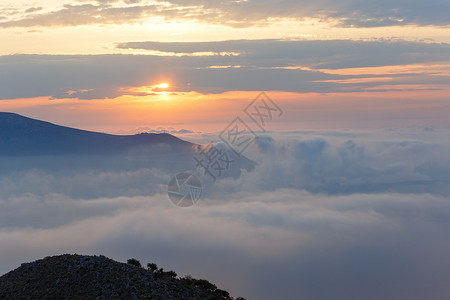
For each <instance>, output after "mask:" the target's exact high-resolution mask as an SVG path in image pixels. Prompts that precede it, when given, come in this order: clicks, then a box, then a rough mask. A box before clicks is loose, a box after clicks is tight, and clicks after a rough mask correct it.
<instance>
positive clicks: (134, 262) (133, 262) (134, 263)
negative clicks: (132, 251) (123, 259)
mask: <svg viewBox="0 0 450 300" xmlns="http://www.w3.org/2000/svg"><path fill="white" fill-rule="evenodd" d="M127 264H129V265H132V266H136V267H139V268H142V265H141V262H140V261H139V260H137V259H135V258H130V259H129V260H127Z"/></svg>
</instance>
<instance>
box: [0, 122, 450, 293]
mask: <svg viewBox="0 0 450 300" xmlns="http://www.w3.org/2000/svg"><path fill="white" fill-rule="evenodd" d="M204 138H205V141H209V140H210V138H211V135H204ZM198 139H201V137H199V138H198ZM448 153H450V130H449V129H444V128H440V129H432V128H410V129H402V130H398V129H386V130H378V131H376V130H372V131H353V130H352V131H296V132H272V133H266V134H264V135H262V134H260V135H259V136H258V138H257V139H256V140H255V142H254V143H253V144H252V145H251V147H249V148H248V149H247V150H246V151H245V152H244V155H245V156H247V157H248V158H250V159H252V160H254V161H255V162H257V166H256V168H255V169H254V170H253V171H250V172H247V171H243V173H242V175H241V176H240V177H239V178H238V179H234V178H220V179H219V180H217V181H216V182H214V183H210V182H209V183H208V182H207V181H206V180H205V178H202V177H200V179H201V180H202V181H205V185H204V190H203V198H202V199H201V200H200V201H199V202H198V203H197V204H196V205H195V206H192V207H189V208H179V207H177V206H175V205H173V204H172V203H171V202H170V201H169V199H168V196H167V192H166V190H167V183H168V181H169V180H170V178H171V177H172V176H173V175H174V172H173V170H170V171H168V170H164V169H162V168H150V167H148V166H145V167H134V169H133V168H127V169H126V170H122V168H121V167H122V165H121V167H119V166H117V167H114V161H115V160H114V159H111V160H110V162H109V166H108V167H105V166H104V165H102V166H97V165H95V163H93V164H91V167H90V168H86V167H83V168H76V167H73V168H71V169H70V170H61V169H60V168H54V169H53V168H51V167H48V168H45V169H40V168H33V169H26V168H25V169H21V170H8V171H7V172H2V173H0V174H1V175H0V273H1V274H3V273H6V272H8V271H9V270H11V269H14V268H16V267H18V266H19V265H20V263H22V262H27V261H32V260H35V259H38V258H42V257H44V256H47V255H56V254H62V253H83V254H103V255H106V256H109V257H111V258H113V259H116V260H119V261H125V260H126V259H128V258H131V257H134V258H137V259H139V260H141V262H142V263H147V262H156V263H157V264H158V265H159V266H160V267H164V269H166V270H167V269H173V270H175V271H177V272H178V274H179V275H181V276H183V275H187V274H190V275H192V276H194V277H201V278H206V279H208V280H211V281H212V282H214V283H216V284H217V285H218V286H219V287H220V288H223V289H227V290H229V291H230V292H231V293H232V295H234V296H243V297H248V298H249V299H425V298H427V299H448V297H449V296H450V287H449V285H448V282H449V280H450V239H449V237H450V156H449V154H448ZM24 159H25V158H24ZM27 159H30V158H27ZM48 159H49V161H48V165H51V164H52V160H51V158H48ZM174 160H175V161H176V158H174ZM120 163H121V164H123V161H121V162H120ZM133 166H135V165H133ZM185 166H186V164H184V165H183V167H182V168H183V169H180V170H179V171H180V172H181V171H186V167H185ZM192 166H193V167H194V166H195V164H194V161H193V162H192Z"/></svg>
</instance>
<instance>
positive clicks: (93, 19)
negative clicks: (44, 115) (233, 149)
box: [0, 0, 450, 27]
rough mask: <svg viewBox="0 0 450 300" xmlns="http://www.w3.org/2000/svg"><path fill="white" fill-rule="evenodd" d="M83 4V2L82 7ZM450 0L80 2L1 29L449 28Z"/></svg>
mask: <svg viewBox="0 0 450 300" xmlns="http://www.w3.org/2000/svg"><path fill="white" fill-rule="evenodd" d="M80 2H81V3H80ZM449 10H450V5H449V4H448V1H443V0H433V1H428V2H423V1H419V0H417V1H406V0H402V1H396V2H395V3H393V2H391V1H383V2H380V1H378V2H373V1H361V0H348V1H340V2H339V3H336V2H335V1H330V0H321V1H310V0H302V1H294V0H288V1H267V0H264V1H261V0H259V1H256V0H246V1H205V0H193V1H178V0H171V1H102V0H100V1H76V2H73V1H72V2H71V3H68V4H64V5H63V6H62V7H54V8H52V9H49V10H44V11H43V10H42V7H28V8H27V9H25V10H24V12H25V14H24V13H23V12H22V11H21V10H19V9H16V10H10V11H9V13H10V14H11V15H8V14H7V15H6V16H5V17H10V20H8V21H3V22H0V27H32V26H41V27H46V26H77V25H90V24H136V23H143V22H146V21H147V20H148V19H149V18H152V17H159V18H163V19H164V20H167V21H197V22H201V23H207V24H219V25H225V26H231V27H250V26H261V25H268V24H270V23H272V22H274V21H277V20H280V19H291V20H299V21H301V20H305V19H311V18H312V19H316V20H320V21H331V22H333V23H336V24H337V25H338V26H345V27H346V26H350V27H380V26H399V25H422V26H426V25H435V26H448V25H449V24H450V20H449V17H448V14H447V13H446V12H447V11H449Z"/></svg>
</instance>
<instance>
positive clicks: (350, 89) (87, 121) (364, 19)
mask: <svg viewBox="0 0 450 300" xmlns="http://www.w3.org/2000/svg"><path fill="white" fill-rule="evenodd" d="M0 11H1V14H0V41H1V46H0V55H1V56H0V78H1V80H0V99H1V101H0V110H2V111H12V112H17V113H20V114H24V115H26V116H30V117H34V118H39V119H44V120H48V121H51V122H56V123H59V124H63V125H68V126H74V127H78V128H83V129H91V130H98V131H104V132H112V133H134V132H139V131H142V130H149V129H156V128H164V129H173V130H181V129H186V130H193V131H210V132H214V131H218V130H221V129H223V127H224V126H226V124H227V123H229V122H230V121H231V120H232V119H233V118H234V117H235V116H237V115H239V113H240V112H241V111H242V109H243V108H245V106H246V105H247V104H248V103H249V102H250V101H252V100H253V99H254V98H255V97H256V96H257V95H258V93H259V92H260V91H266V92H267V93H268V95H269V97H271V98H272V99H273V100H274V101H276V103H278V104H279V105H280V107H282V108H283V110H284V111H285V112H286V114H285V115H284V116H283V118H282V119H280V120H276V121H275V122H273V124H271V126H272V127H271V129H273V130H294V129H295V130H298V129H327V128H386V127H394V128H397V127H401V128H404V127H426V126H431V127H448V126H450V121H449V118H448V117H447V116H448V115H449V113H450V108H449V105H448V95H449V94H450V91H449V89H450V84H449V83H450V44H449V43H450V29H449V24H450V18H449V16H448V11H450V3H449V2H448V1H431V2H424V1H396V2H395V3H391V2H390V1H385V2H380V1H361V0H349V1H340V2H336V1H329V0H319V1H290V0H287V1H253V0H236V1H205V0H193V1H145V0H143V1H139V0H134V1H133V0H128V1H113V0H111V1H108V0H98V1H83V0H77V1H54V0H45V1H39V2H33V1H9V0H7V1H3V2H2V3H1V4H0Z"/></svg>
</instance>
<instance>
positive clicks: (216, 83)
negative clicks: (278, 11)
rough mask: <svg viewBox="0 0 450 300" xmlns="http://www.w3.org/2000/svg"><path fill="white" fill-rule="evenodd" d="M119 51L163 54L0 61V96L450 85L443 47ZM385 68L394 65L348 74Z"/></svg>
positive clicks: (145, 45)
mask: <svg viewBox="0 0 450 300" xmlns="http://www.w3.org/2000/svg"><path fill="white" fill-rule="evenodd" d="M118 47H120V48H127V49H128V48H131V49H137V50H142V49H143V50H152V51H160V52H163V53H165V54H164V55H163V56H160V55H92V56H91V55H89V56H88V55H86V56H82V55H78V56H74V55H9V56H1V57H0V64H1V65H2V68H1V69H0V76H1V77H2V78H3V80H2V81H1V82H0V99H14V98H29V97H41V96H43V97H54V98H80V99H102V98H115V97H118V96H121V95H137V96H146V95H152V94H154V90H152V89H150V88H149V89H148V90H147V91H146V90H145V89H144V90H143V91H139V90H137V88H139V87H146V86H147V87H148V86H152V85H154V84H157V83H160V81H161V80H162V79H161V78H166V79H167V78H168V79H169V80H170V81H171V87H170V89H171V91H172V92H190V91H195V92H198V93H222V92H226V91H236V90H239V91H260V90H273V91H286V92H298V93H308V92H315V93H329V92H360V91H372V92H373V91H389V90H414V89H431V90H434V89H440V88H444V87H447V86H448V80H449V78H448V76H449V75H448V74H449V71H448V68H449V67H448V62H449V61H450V57H449V53H450V51H449V47H450V46H449V45H446V44H424V43H413V42H390V41H378V42H362V41H360V42H355V41H283V40H240V41H223V42H205V43H157V42H138V43H136V42H135V43H122V44H118ZM171 53H175V54H177V53H184V54H185V55H182V56H173V55H172V54H171ZM193 53H210V54H208V55H202V56H192V55H191V54H193ZM422 64H423V65H422ZM430 64H432V65H434V67H433V66H431V67H430ZM402 65H403V67H402ZM411 65H415V66H411ZM424 65H428V66H427V67H425V66H424ZM386 66H398V68H397V70H395V68H394V69H393V70H383V69H379V70H377V69H373V70H370V69H369V70H365V71H364V72H362V70H357V71H356V73H355V72H354V73H353V74H346V72H345V71H346V70H348V69H349V68H370V67H372V68H376V67H386ZM358 72H359V73H358ZM42 74H45V76H42Z"/></svg>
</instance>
